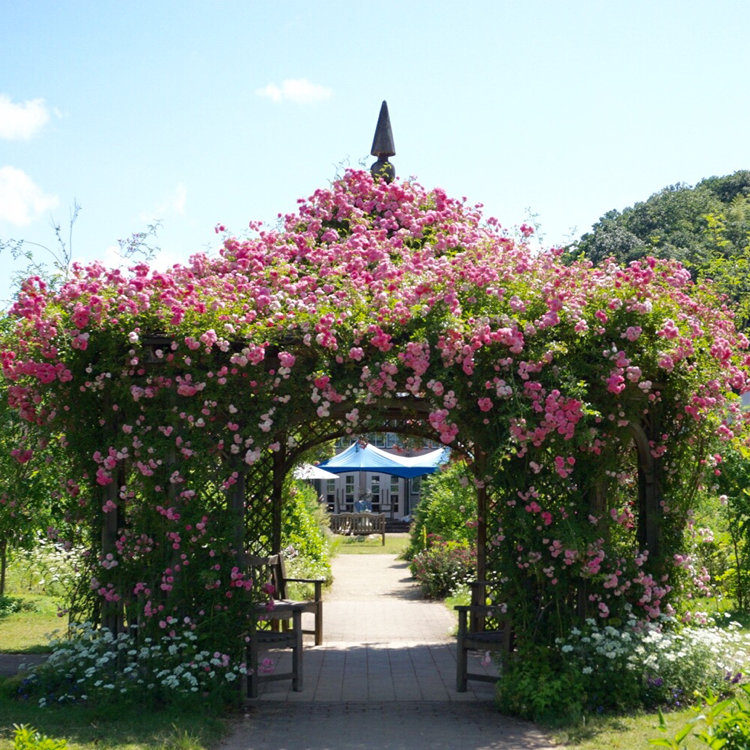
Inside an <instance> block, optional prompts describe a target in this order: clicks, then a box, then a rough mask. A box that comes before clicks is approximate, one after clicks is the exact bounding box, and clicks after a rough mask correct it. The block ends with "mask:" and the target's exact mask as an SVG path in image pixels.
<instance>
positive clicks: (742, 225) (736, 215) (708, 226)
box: [568, 170, 750, 328]
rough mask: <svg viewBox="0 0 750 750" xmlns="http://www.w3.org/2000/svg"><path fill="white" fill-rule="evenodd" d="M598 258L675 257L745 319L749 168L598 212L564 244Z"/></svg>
mask: <svg viewBox="0 0 750 750" xmlns="http://www.w3.org/2000/svg"><path fill="white" fill-rule="evenodd" d="M580 255H583V256H584V257H586V258H588V259H589V260H591V261H592V262H593V263H596V264H600V263H602V262H604V261H605V260H606V259H607V258H614V259H615V260H616V261H617V262H618V263H622V264H627V263H630V262H632V261H633V260H638V259H640V258H644V257H646V256H647V255H653V256H654V257H658V258H671V259H675V260H679V261H680V262H682V263H683V264H684V265H685V266H686V267H687V268H689V269H690V271H691V273H692V274H693V278H694V279H696V280H705V279H711V280H713V282H714V283H715V285H716V288H717V289H718V290H719V291H720V292H721V293H723V294H726V295H727V297H728V299H730V300H731V301H732V303H733V305H734V306H735V309H736V312H737V315H738V321H739V327H740V328H745V327H746V326H747V325H748V324H750V299H749V297H748V291H750V276H748V271H750V266H748V257H749V256H750V171H747V170H744V171H738V172H735V173H734V174H731V175H727V176H725V177H709V178H707V179H704V180H701V182H699V183H698V184H697V185H696V186H695V187H690V186H689V185H684V184H678V185H672V186H669V187H666V188H664V189H662V190H660V191H659V192H657V193H655V194H654V195H652V196H651V197H650V198H648V200H646V201H643V202H639V203H636V204H635V205H634V206H631V207H628V208H626V209H624V210H622V211H618V210H612V211H609V212H608V213H606V214H605V215H604V216H602V218H601V219H599V221H598V222H597V223H596V224H595V225H594V227H593V229H592V231H591V232H589V233H587V234H584V235H583V236H582V237H581V239H580V240H579V241H578V242H577V243H575V244H574V245H573V246H571V247H570V248H568V257H569V258H573V257H577V256H580Z"/></svg>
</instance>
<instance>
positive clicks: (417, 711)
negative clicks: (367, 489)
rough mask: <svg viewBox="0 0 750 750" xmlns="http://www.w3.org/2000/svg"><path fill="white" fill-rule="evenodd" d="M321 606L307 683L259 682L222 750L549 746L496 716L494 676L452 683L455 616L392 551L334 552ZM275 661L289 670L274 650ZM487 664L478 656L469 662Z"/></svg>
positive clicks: (522, 725)
mask: <svg viewBox="0 0 750 750" xmlns="http://www.w3.org/2000/svg"><path fill="white" fill-rule="evenodd" d="M333 574H334V584H333V586H332V587H331V590H330V592H329V593H328V595H327V596H326V599H325V604H324V606H323V614H324V623H323V634H324V645H322V646H313V645H312V643H310V644H306V646H305V652H304V689H303V690H302V691H301V692H294V691H293V690H292V689H291V684H290V682H289V681H278V682H267V683H262V684H261V688H260V695H259V697H258V699H256V700H255V701H248V703H247V704H246V711H245V716H244V718H243V719H242V720H240V721H238V722H237V724H236V726H235V729H234V732H233V734H232V735H231V736H230V737H229V738H228V739H227V740H226V741H225V742H224V744H222V746H221V748H220V750H287V749H288V750H329V749H330V750H339V749H341V750H344V749H347V750H348V749H351V750H359V749H360V748H361V749H362V750H364V749H366V748H367V749H369V748H372V749H375V748H377V749H381V748H382V749H383V750H401V749H404V750H406V749H407V748H408V749H409V750H421V748H430V749H431V750H448V749H449V748H450V749H453V748H460V749H461V750H494V749H495V748H497V749H498V750H521V749H523V750H551V749H552V748H553V747H554V746H553V744H552V742H551V741H550V740H549V739H547V738H546V737H544V735H543V734H542V733H541V732H539V731H538V730H537V729H536V728H535V727H534V726H533V725H531V724H528V723H526V722H521V721H516V720H514V719H509V718H508V717H504V716H501V715H500V714H499V713H498V712H497V709H496V708H495V707H494V704H493V695H494V686H493V684H492V683H485V682H469V689H468V691H467V692H465V693H458V692H457V691H456V686H455V682H456V654H455V651H456V646H455V638H454V637H453V635H452V631H453V629H454V627H455V620H454V617H453V615H452V613H451V612H449V611H448V610H447V609H446V608H445V607H444V606H443V605H442V604H440V603H434V602H427V601H424V600H423V599H421V597H420V595H419V590H418V588H417V586H416V585H415V584H414V582H413V581H412V579H411V577H410V575H409V570H408V566H407V564H406V563H403V562H401V561H398V560H396V559H395V558H394V556H393V555H340V556H338V557H337V558H335V559H334V561H333ZM278 658H279V660H278V668H279V669H285V663H284V661H282V660H285V659H288V658H289V657H288V654H287V653H284V654H283V655H281V656H280V657H278ZM482 669H484V670H485V671H486V673H487V674H496V672H492V671H491V670H493V669H494V666H493V665H485V666H483V665H482V660H481V657H477V662H476V663H475V664H474V665H472V671H481V670H482Z"/></svg>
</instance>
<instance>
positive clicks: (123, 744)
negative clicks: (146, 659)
mask: <svg viewBox="0 0 750 750" xmlns="http://www.w3.org/2000/svg"><path fill="white" fill-rule="evenodd" d="M7 682H8V681H7V680H6V681H5V683H7ZM3 687H4V686H3V681H2V678H0V750H9V749H10V748H12V747H13V739H12V738H13V725H14V724H18V725H21V724H27V725H29V726H33V727H34V728H35V729H37V730H38V731H39V732H41V733H42V734H44V735H46V736H48V737H51V738H54V739H65V740H67V742H68V748H69V749H70V750H102V748H105V749H106V750H209V749H210V748H213V747H216V746H217V744H218V743H219V742H220V741H221V739H222V738H223V737H224V736H226V734H227V732H228V727H229V721H228V720H227V719H226V718H223V717H220V716H214V715H211V714H209V713H206V712H202V711H200V710H198V711H196V710H191V711H176V710H163V711H144V710H143V709H140V708H137V707H120V706H118V707H117V708H116V710H115V709H112V708H109V709H106V710H103V709H95V708H91V707H81V706H66V707H64V708H62V707H61V708H54V707H53V708H45V709H40V708H36V707H35V706H33V705H28V704H23V703H18V702H15V701H10V700H7V699H4V698H3V696H2V691H3Z"/></svg>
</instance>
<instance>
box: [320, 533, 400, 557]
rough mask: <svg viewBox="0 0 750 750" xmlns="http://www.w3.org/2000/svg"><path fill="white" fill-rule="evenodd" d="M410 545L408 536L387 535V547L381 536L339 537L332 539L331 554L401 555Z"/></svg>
mask: <svg viewBox="0 0 750 750" xmlns="http://www.w3.org/2000/svg"><path fill="white" fill-rule="evenodd" d="M408 544H409V535H408V534H386V535H385V545H383V539H382V537H381V536H380V534H371V535H370V536H341V535H337V536H334V537H333V538H332V541H331V553H332V554H333V555H400V554H401V553H402V552H403V551H404V550H405V549H406V547H407V545H408Z"/></svg>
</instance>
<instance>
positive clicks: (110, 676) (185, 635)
mask: <svg viewBox="0 0 750 750" xmlns="http://www.w3.org/2000/svg"><path fill="white" fill-rule="evenodd" d="M168 619H171V618H168ZM165 626H166V627H168V628H170V630H169V631H168V632H165V634H164V635H163V636H162V637H161V638H160V639H158V640H155V639H152V638H144V639H143V641H142V642H138V641H137V639H136V638H135V636H133V635H130V634H128V633H120V634H118V635H117V636H115V635H113V634H112V633H111V632H110V631H109V630H106V629H95V628H94V627H92V626H91V625H90V624H89V623H83V624H80V625H73V626H71V630H70V633H69V635H68V636H67V637H65V638H60V639H56V640H53V641H52V643H51V647H52V653H51V655H50V657H49V659H47V661H45V662H44V663H42V664H40V665H38V666H37V667H35V668H34V669H33V670H32V671H31V672H30V674H29V676H28V677H27V678H26V679H25V680H24V681H23V682H22V683H21V684H20V686H19V691H18V697H20V698H24V699H29V698H36V699H37V700H38V703H39V706H40V707H45V706H48V705H52V704H64V703H92V704H96V705H102V704H108V703H115V702H116V703H127V702H131V703H137V704H150V705H156V706H159V705H167V704H181V703H190V704H192V703H193V702H196V701H200V702H201V703H202V702H204V701H206V699H208V698H210V699H211V700H215V701H217V702H220V703H221V702H231V701H233V700H234V699H235V698H236V696H237V694H238V691H237V689H236V688H237V685H238V681H239V678H240V675H242V674H244V673H245V671H246V669H245V665H244V664H233V663H232V662H231V660H230V658H229V656H227V655H226V654H220V653H218V652H215V653H211V652H209V651H206V650H202V649H200V648H199V647H198V645H197V636H196V635H195V633H194V632H192V631H191V630H190V628H189V625H187V626H185V627H184V628H183V629H182V630H178V629H177V623H174V622H169V623H167V622H165ZM172 628H174V629H172Z"/></svg>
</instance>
